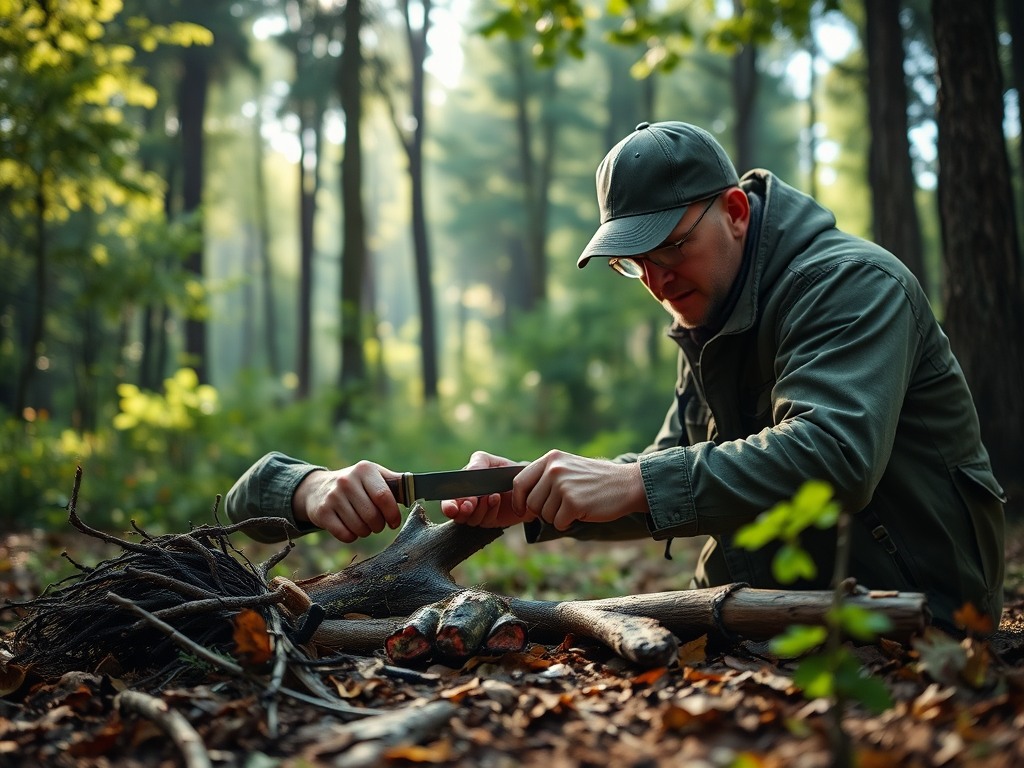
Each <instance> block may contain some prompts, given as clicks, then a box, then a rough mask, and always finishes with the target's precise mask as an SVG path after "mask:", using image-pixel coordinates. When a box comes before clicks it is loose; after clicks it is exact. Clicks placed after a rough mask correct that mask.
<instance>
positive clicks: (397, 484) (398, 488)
mask: <svg viewBox="0 0 1024 768" xmlns="http://www.w3.org/2000/svg"><path fill="white" fill-rule="evenodd" d="M384 482H385V483H387V484H388V488H389V489H390V490H391V495H392V496H394V497H395V501H397V502H398V503H399V504H401V505H402V506H405V507H408V506H409V505H410V504H411V503H412V500H411V499H410V498H409V496H410V495H411V494H409V493H408V491H409V473H408V472H406V473H404V474H403V475H402V476H401V477H396V478H391V479H389V478H384Z"/></svg>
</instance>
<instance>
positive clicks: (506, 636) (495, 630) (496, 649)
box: [484, 613, 527, 653]
mask: <svg viewBox="0 0 1024 768" xmlns="http://www.w3.org/2000/svg"><path fill="white" fill-rule="evenodd" d="M526 641H527V628H526V622H525V621H523V620H521V619H517V618H516V617H515V616H513V615H512V614H511V613H506V614H504V615H503V616H501V617H500V618H499V619H498V620H497V621H496V622H494V625H493V626H492V627H491V632H490V634H489V635H487V640H485V641H484V650H485V651H486V652H488V653H518V652H519V651H521V650H523V649H524V648H525V647H526Z"/></svg>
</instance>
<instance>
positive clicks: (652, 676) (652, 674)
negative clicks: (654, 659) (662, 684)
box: [632, 667, 668, 685]
mask: <svg viewBox="0 0 1024 768" xmlns="http://www.w3.org/2000/svg"><path fill="white" fill-rule="evenodd" d="M666 672H668V667H655V668H654V669H648V670H647V671H646V672H641V673H640V674H639V675H637V676H636V677H634V678H633V680H632V683H633V685H650V684H651V683H654V682H657V681H658V680H660V679H661V677H662V676H663V675H664V674H665V673H666Z"/></svg>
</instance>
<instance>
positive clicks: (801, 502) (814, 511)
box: [782, 480, 839, 539]
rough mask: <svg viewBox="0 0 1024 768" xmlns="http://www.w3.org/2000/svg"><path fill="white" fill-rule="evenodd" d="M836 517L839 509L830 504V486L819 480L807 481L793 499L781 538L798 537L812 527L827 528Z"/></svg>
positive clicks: (832, 523)
mask: <svg viewBox="0 0 1024 768" xmlns="http://www.w3.org/2000/svg"><path fill="white" fill-rule="evenodd" d="M838 516H839V507H838V506H837V505H836V504H834V503H833V502H832V486H831V485H829V484H828V483H825V482H822V481H820V480H808V481H807V482H806V483H804V484H803V485H802V486H800V489H799V490H798V491H797V492H796V495H795V496H794V497H793V502H792V510H791V512H790V515H789V519H788V520H787V521H786V528H785V530H784V531H783V534H782V535H783V538H787V539H792V538H794V537H796V536H799V535H800V533H801V531H803V530H804V529H805V528H808V527H810V526H812V525H814V526H817V527H819V528H828V527H830V526H832V525H835V522H836V520H837V519H838Z"/></svg>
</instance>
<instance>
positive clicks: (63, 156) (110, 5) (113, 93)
mask: <svg viewBox="0 0 1024 768" xmlns="http://www.w3.org/2000/svg"><path fill="white" fill-rule="evenodd" d="M120 10H121V4H120V3H119V2H117V1H116V0H112V1H110V2H105V3H99V4H91V3H85V4H70V3H62V4H58V5H57V6H55V7H51V6H50V5H48V4H44V3H37V2H33V1H32V0H13V1H12V2H10V3H8V4H6V5H5V6H4V8H3V11H2V13H3V17H4V18H3V21H4V22H5V23H2V24H0V51H2V52H3V53H2V54H0V56H2V60H3V71H4V73H5V74H4V78H3V79H2V81H0V186H2V187H4V188H6V189H7V190H8V192H7V199H6V200H5V202H6V203H7V206H8V208H7V210H8V211H9V212H10V214H11V216H12V217H13V219H14V220H15V222H17V224H16V225H15V226H14V227H13V231H14V232H15V233H16V235H17V237H18V241H17V244H16V245H14V247H13V248H12V249H11V251H10V252H9V253H6V252H5V256H9V257H10V258H21V259H23V260H24V263H26V264H30V265H31V269H32V274H33V277H32V278H31V279H30V283H31V294H30V295H31V297H32V298H31V300H30V302H29V303H28V306H27V307H26V311H25V312H24V313H23V316H19V317H17V318H16V319H15V322H16V323H17V325H18V326H19V327H20V328H21V332H22V338H23V340H24V343H23V346H22V355H23V360H22V362H21V365H20V372H19V374H18V384H17V387H16V390H15V392H14V398H13V402H12V403H11V404H12V405H13V410H14V411H15V413H17V414H19V415H20V414H23V413H24V412H25V409H26V407H27V406H28V402H29V392H30V387H31V384H32V381H33V378H34V377H35V375H36V371H37V370H39V369H46V368H47V367H49V358H48V357H46V355H45V354H44V352H45V349H46V348H45V344H46V338H47V317H48V314H49V313H50V311H51V307H50V290H51V287H52V278H53V275H52V270H53V265H52V263H51V260H52V257H53V256H54V248H53V241H54V238H55V236H56V234H57V233H56V232H55V231H54V230H56V229H57V228H56V227H54V222H61V223H63V222H66V221H67V220H68V219H69V218H70V217H71V216H72V215H73V214H74V213H76V212H78V211H80V210H83V209H86V208H87V209H91V210H92V211H93V212H95V214H96V215H99V214H102V213H103V212H104V211H106V210H107V207H108V205H113V206H119V205H124V204H125V203H128V202H130V201H131V200H133V199H142V200H153V199H154V197H153V196H154V195H155V193H156V192H157V189H158V187H157V180H156V179H155V178H154V177H153V176H152V174H144V173H143V172H142V171H141V169H140V168H139V167H138V166H137V165H136V164H134V163H132V162H130V161H129V159H128V157H129V156H130V154H131V152H132V151H133V150H134V141H135V138H136V131H135V127H134V126H133V125H132V124H130V123H127V122H125V121H124V109H123V107H122V105H128V106H140V107H152V105H153V104H154V102H155V92H154V91H153V89H152V88H150V87H148V86H147V85H146V84H145V82H144V81H143V79H142V73H141V71H140V70H139V69H138V68H137V67H135V66H133V65H132V61H133V59H134V56H135V52H134V49H133V48H132V47H131V45H130V44H129V43H139V44H141V45H143V46H147V47H151V48H152V47H156V45H157V44H158V43H159V42H161V41H163V42H173V43H178V44H192V43H204V44H207V43H209V42H210V36H209V33H207V32H206V30H204V29H202V28H200V27H197V26H195V25H172V26H170V27H150V26H149V25H148V24H146V23H144V22H135V21H132V22H129V23H128V24H127V25H123V24H122V22H121V21H120V20H119V19H117V16H118V13H119V12H120ZM144 207H145V206H144ZM149 210H152V206H149ZM86 224H87V225H88V224H89V222H86ZM68 231H69V232H70V231H72V230H70V229H69V230H68ZM94 231H95V225H94V224H93V226H87V228H86V230H85V233H84V234H81V236H80V237H79V238H78V239H77V240H76V241H74V242H71V243H69V244H66V245H65V246H64V248H63V254H64V258H68V259H69V260H71V262H72V263H74V262H75V261H77V262H78V263H79V264H80V266H81V267H82V268H91V266H90V259H91V261H92V262H93V263H95V264H99V266H106V265H107V264H109V260H106V261H105V257H106V252H105V251H97V250H95V249H90V247H89V239H90V236H91V235H90V233H91V232H94ZM115 274H116V273H115Z"/></svg>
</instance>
